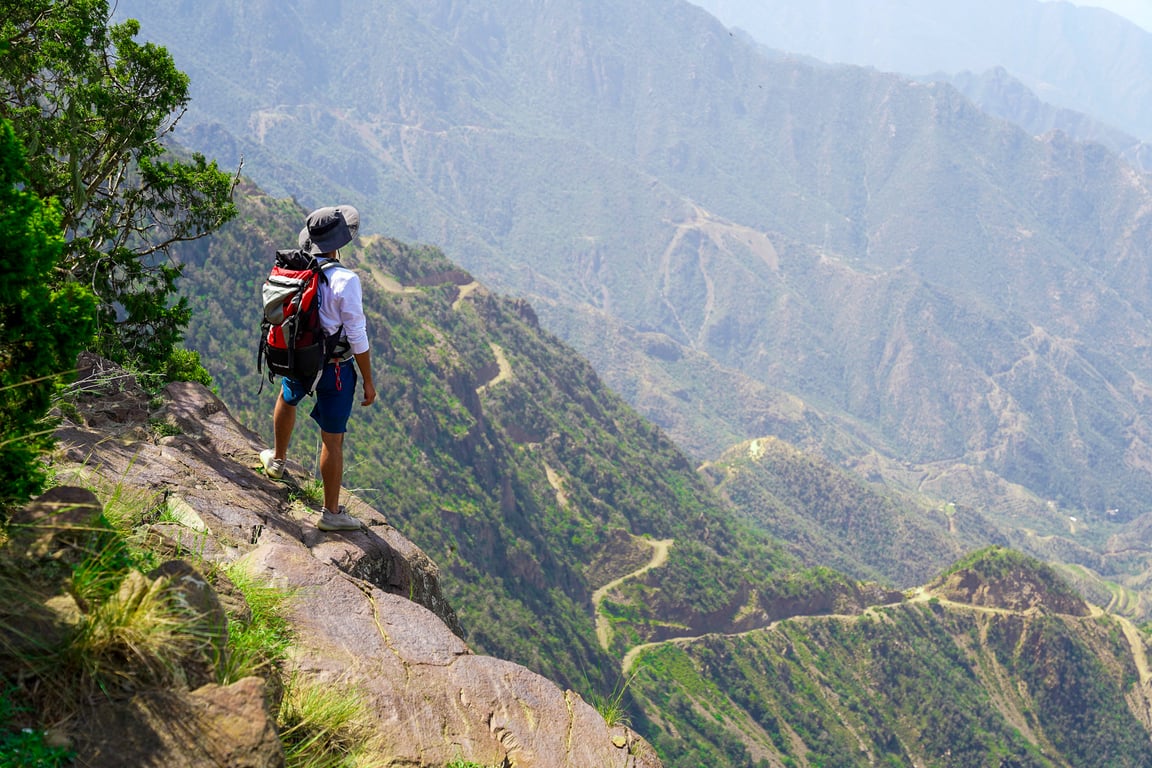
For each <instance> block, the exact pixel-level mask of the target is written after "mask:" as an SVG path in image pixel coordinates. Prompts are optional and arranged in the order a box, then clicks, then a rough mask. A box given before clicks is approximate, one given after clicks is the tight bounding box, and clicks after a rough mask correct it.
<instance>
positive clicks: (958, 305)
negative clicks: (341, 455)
mask: <svg viewBox="0 0 1152 768" xmlns="http://www.w3.org/2000/svg"><path fill="white" fill-rule="evenodd" d="M1037 5H1040V4H1037ZM1013 8H1016V6H1013ZM120 12H121V13H123V14H129V15H136V16H139V17H140V18H141V19H142V21H143V22H144V27H143V28H144V30H145V32H144V34H145V35H147V36H151V37H152V38H153V39H156V40H158V41H159V42H162V43H164V44H165V45H167V46H169V47H170V49H171V50H172V52H173V53H174V55H175V57H176V61H177V64H178V65H179V66H181V67H183V68H185V69H186V70H187V71H188V72H189V74H190V75H191V77H192V82H193V103H192V106H191V107H190V109H189V111H188V113H187V114H186V115H185V117H184V119H183V121H182V123H181V129H182V132H183V133H184V138H185V139H186V140H187V141H188V142H189V143H190V144H191V145H192V146H193V148H195V149H198V150H200V151H204V152H206V153H207V154H208V155H209V156H212V157H216V158H219V159H221V160H222V161H224V162H226V163H227V162H233V163H238V162H239V161H240V158H241V157H243V158H244V170H245V172H246V173H250V174H251V175H252V177H253V178H254V179H255V180H257V181H258V182H259V183H260V184H261V186H263V187H265V188H266V189H268V190H269V191H270V192H271V193H272V194H275V195H291V196H293V197H294V198H295V199H296V200H298V201H299V202H300V203H301V204H302V205H305V206H313V205H320V204H324V203H325V202H330V201H331V200H334V199H341V200H344V201H347V202H351V203H353V204H356V205H357V206H359V207H360V208H361V210H362V212H363V213H364V217H365V222H366V224H365V229H366V231H368V232H373V231H375V232H386V233H388V234H390V235H392V236H395V237H398V238H401V239H405V240H410V241H416V242H425V243H435V244H437V245H439V246H441V247H443V248H444V250H445V251H446V252H447V253H449V254H451V256H452V258H453V259H454V260H457V261H459V263H460V264H461V265H462V266H463V267H464V268H465V269H467V270H469V271H470V272H471V273H473V274H475V275H476V276H477V277H478V278H479V279H480V280H481V281H483V282H484V283H485V284H487V285H491V286H492V287H493V288H495V289H497V290H502V291H507V292H509V293H511V294H514V295H516V296H519V297H522V298H524V299H527V300H528V301H530V302H531V304H532V306H533V307H534V309H535V312H536V313H537V314H538V316H539V318H540V322H541V324H542V325H543V326H544V327H546V328H548V329H549V330H551V331H552V332H554V333H556V334H558V335H559V336H560V337H561V338H562V339H564V340H565V341H567V342H570V343H571V344H573V345H574V346H575V347H576V349H577V350H579V351H580V352H581V353H582V354H583V355H585V356H586V357H587V358H588V359H589V360H590V361H591V362H592V364H593V366H594V367H595V368H596V370H597V371H598V372H599V373H600V375H602V376H603V377H604V379H605V381H606V382H607V383H608V384H609V385H611V386H613V387H614V388H616V389H617V390H618V391H620V392H621V393H622V394H623V395H624V396H625V397H626V398H627V399H628V401H629V402H631V403H633V404H634V405H635V406H636V407H637V408H638V409H639V410H640V412H641V413H642V414H643V415H645V416H647V417H649V418H651V419H652V420H653V421H654V422H655V423H656V424H657V425H658V426H660V427H661V428H662V429H663V430H664V431H665V432H666V433H667V434H668V435H669V436H670V437H672V439H673V440H674V441H675V442H676V443H677V444H678V445H679V446H682V447H683V448H684V449H685V450H687V451H688V452H689V453H690V455H692V456H694V457H695V458H696V459H697V460H700V461H703V460H710V459H715V458H718V457H719V456H721V454H723V453H724V452H725V451H726V450H728V449H729V448H730V447H732V446H734V445H737V444H739V443H742V442H744V441H748V440H755V439H760V438H764V437H769V436H776V437H780V438H782V439H784V440H786V441H788V442H790V443H792V444H794V445H796V446H798V447H800V448H802V449H804V450H806V451H809V452H815V453H818V454H820V455H821V456H823V457H824V458H825V459H826V460H828V461H831V462H833V463H834V464H836V465H839V466H841V467H844V468H848V469H851V470H853V471H854V472H856V473H857V474H858V475H859V476H860V477H862V478H865V479H867V480H868V481H870V482H873V483H881V484H885V485H887V487H888V488H889V489H891V490H892V491H894V492H899V493H911V494H913V495H917V494H918V495H920V496H922V497H925V498H924V500H923V501H922V502H920V503H922V504H924V505H927V506H929V507H933V508H939V509H946V508H947V505H949V504H954V505H958V506H959V507H961V508H966V509H973V510H976V511H977V513H978V514H980V515H982V516H984V517H986V518H987V519H988V520H990V521H991V524H992V526H993V527H994V528H996V529H997V530H998V532H999V533H998V534H997V535H998V536H1002V537H1004V539H1005V540H1007V541H1008V542H1009V543H1011V544H1012V546H1015V547H1018V548H1020V549H1022V550H1024V551H1027V552H1030V553H1032V554H1034V555H1036V556H1039V557H1042V558H1044V559H1049V560H1053V561H1055V562H1060V563H1065V564H1068V565H1069V566H1074V567H1075V569H1076V572H1077V574H1079V576H1078V578H1081V579H1083V580H1084V587H1085V588H1086V589H1089V590H1090V591H1091V592H1092V593H1093V594H1095V595H1108V594H1120V595H1126V594H1128V593H1129V592H1139V591H1141V590H1142V589H1143V585H1144V584H1145V583H1146V580H1147V573H1148V572H1149V550H1148V546H1147V544H1146V543H1145V539H1144V538H1143V536H1142V533H1141V532H1142V531H1143V530H1144V529H1145V528H1146V525H1147V522H1146V520H1147V515H1148V513H1149V512H1150V511H1152V505H1150V503H1149V501H1148V500H1149V499H1150V498H1152V493H1150V491H1152V475H1150V474H1149V468H1150V467H1152V434H1150V424H1149V421H1148V419H1147V417H1146V414H1145V407H1144V406H1145V404H1146V402H1147V393H1148V392H1149V382H1150V380H1152V360H1150V358H1149V352H1150V347H1149V345H1148V341H1147V340H1148V338H1149V337H1150V335H1152V333H1150V332H1152V315H1150V309H1152V307H1150V306H1149V299H1148V296H1149V295H1152V291H1150V290H1149V288H1150V286H1149V272H1148V258H1147V243H1148V239H1149V215H1148V214H1149V211H1152V206H1150V202H1152V198H1150V194H1149V189H1148V182H1147V178H1146V177H1145V176H1143V175H1142V174H1141V173H1140V172H1138V171H1137V170H1134V169H1133V167H1132V166H1131V165H1129V164H1128V163H1126V162H1124V161H1123V160H1122V159H1121V158H1119V157H1118V156H1117V155H1115V154H1114V153H1112V152H1110V151H1109V150H1108V149H1107V148H1106V147H1104V146H1102V145H1099V144H1094V143H1082V142H1078V141H1076V140H1074V139H1073V138H1071V137H1069V136H1068V135H1066V134H1062V133H1058V132H1057V133H1050V134H1047V135H1045V136H1042V137H1039V138H1037V137H1035V136H1033V135H1031V134H1029V133H1028V132H1026V131H1024V130H1022V129H1020V128H1018V127H1016V126H1014V125H1012V124H1010V123H1006V122H1004V121H1003V120H1000V119H997V118H993V117H990V116H989V115H987V114H985V113H984V112H982V111H981V110H980V109H978V108H977V107H976V106H975V105H974V104H973V103H972V102H970V101H968V100H967V99H966V98H965V97H964V96H963V95H962V94H961V93H959V92H958V91H957V90H956V89H955V88H953V87H951V86H950V85H947V84H943V83H939V82H934V83H929V84H925V83H921V82H917V81H912V80H909V79H906V78H904V77H901V76H898V75H894V74H886V73H882V72H878V71H876V70H874V69H862V68H857V67H850V66H832V65H826V64H821V63H819V62H813V61H811V60H809V59H800V58H797V57H789V56H780V55H766V54H765V53H764V51H763V48H762V47H761V46H760V45H758V44H756V43H754V42H752V41H749V40H747V39H745V38H743V37H741V36H739V35H737V34H735V33H734V32H731V31H729V30H728V29H727V28H725V27H724V26H723V25H721V24H720V23H718V22H717V21H716V19H714V18H712V17H710V16H709V15H707V14H706V13H704V12H703V11H702V10H701V9H699V8H697V7H695V6H692V5H689V4H687V3H682V2H673V1H672V0H660V1H657V0H648V1H647V2H637V3H633V4H628V5H627V6H619V5H616V4H612V3H608V2H606V0H584V1H583V2H578V3H558V2H556V3H553V2H545V3H542V4H523V3H517V2H504V3H497V4H491V3H485V4H479V3H474V2H468V0H443V1H442V2H434V3H420V4H415V3H411V4H409V3H396V4H394V5H390V6H388V7H387V8H386V9H384V10H380V9H376V8H375V7H373V6H371V5H369V4H367V3H357V2H348V3H342V4H341V5H340V6H338V7H327V6H325V7H324V8H321V7H320V6H319V5H315V4H311V3H308V2H303V1H301V2H295V3H288V4H271V3H260V2H256V3H244V4H240V3H237V2H222V3H219V4H217V5H215V6H214V7H213V11H212V13H210V14H200V13H192V12H191V11H190V9H189V8H188V7H187V6H184V5H181V4H178V3H174V2H150V3H147V4H142V5H135V4H133V3H132V2H125V3H121V5H120ZM1045 12H1046V13H1047V12H1048V11H1045ZM1028 18H1030V17H1028ZM1037 18H1041V19H1042V18H1046V17H1043V16H1041V17H1037ZM1021 23H1024V22H1021ZM1030 23H1031V25H1032V26H1030V27H1028V28H1030V29H1031V28H1035V29H1036V30H1037V34H1040V33H1041V32H1042V31H1043V30H1044V29H1045V27H1044V26H1043V25H1041V24H1039V22H1037V21H1035V20H1033V21H1032V22H1030ZM289 241H290V240H289ZM998 540H1000V539H998V538H994V539H990V540H989V541H998ZM1118 603H1119V604H1123V605H1126V606H1137V605H1142V604H1143V601H1142V600H1131V599H1123V600H1119V601H1118ZM1141 610H1142V609H1141Z"/></svg>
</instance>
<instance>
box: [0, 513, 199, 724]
mask: <svg viewBox="0 0 1152 768" xmlns="http://www.w3.org/2000/svg"><path fill="white" fill-rule="evenodd" d="M38 530H39V529H38V528H31V529H27V530H26V529H24V528H21V529H20V530H19V531H18V532H17V535H18V536H19V537H24V538H26V537H27V536H29V535H35V534H36V533H37V531H38ZM69 536H70V539H69V541H68V546H67V547H66V548H65V549H63V550H61V552H59V553H57V556H56V557H38V558H35V559H30V558H29V557H27V556H22V555H20V554H19V553H17V552H14V551H12V548H11V547H10V546H8V545H5V546H0V616H3V624H5V625H6V627H7V628H8V630H9V631H7V632H5V633H3V634H0V668H3V669H5V671H6V672H7V673H9V674H10V675H11V676H10V677H9V678H8V679H11V680H19V681H21V687H20V689H19V690H18V691H16V692H15V693H13V695H14V696H16V697H17V700H18V701H20V702H21V705H22V706H26V707H27V710H28V711H29V712H34V713H35V716H36V717H38V718H42V719H43V721H44V722H55V721H56V720H58V719H59V720H62V719H66V718H68V717H70V716H73V715H75V714H76V713H77V711H78V709H79V708H80V707H82V706H85V705H86V704H87V703H88V702H89V701H90V700H92V699H93V698H94V697H97V696H100V695H104V696H113V695H117V694H119V693H122V692H124V691H132V690H137V689H139V688H141V687H147V686H156V685H169V684H172V683H173V682H174V681H175V680H177V679H179V678H180V676H181V674H182V673H181V671H180V668H181V663H182V662H183V660H185V659H188V658H191V657H193V656H195V655H197V654H200V653H202V652H203V651H204V649H205V647H206V640H205V638H204V637H202V636H201V635H200V634H199V632H198V631H195V630H193V629H192V628H191V627H190V625H189V622H188V616H187V615H186V614H185V613H184V611H183V609H181V608H180V607H179V605H177V604H176V603H175V602H174V601H173V600H172V598H171V593H170V592H169V591H168V589H167V587H168V585H167V580H166V579H164V578H155V579H153V578H149V577H147V576H145V575H144V573H143V572H142V570H141V569H142V568H143V567H147V566H148V564H149V563H150V556H149V555H148V553H146V552H144V551H142V550H140V549H138V548H137V547H135V546H134V545H133V544H132V543H131V542H130V531H127V530H124V529H121V528H119V527H118V526H116V525H114V524H113V523H112V522H111V521H110V520H109V518H108V517H107V516H105V515H103V514H101V515H99V516H98V517H97V518H96V519H95V520H94V521H93V522H92V524H91V525H90V526H88V527H80V528H75V529H72V532H71V533H69ZM52 601H55V602H57V603H60V604H62V605H71V606H74V609H73V610H71V611H68V610H67V609H64V610H63V612H55V611H49V610H47V609H46V606H47V605H49V604H50V603H51V602H52Z"/></svg>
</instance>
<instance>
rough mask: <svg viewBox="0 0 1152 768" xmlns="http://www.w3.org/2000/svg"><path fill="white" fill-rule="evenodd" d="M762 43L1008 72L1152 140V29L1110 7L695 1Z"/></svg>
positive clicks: (909, 70)
mask: <svg viewBox="0 0 1152 768" xmlns="http://www.w3.org/2000/svg"><path fill="white" fill-rule="evenodd" d="M695 4H696V5H698V6H700V7H702V8H704V9H706V10H708V11H709V12H710V13H713V14H715V15H716V16H717V18H719V19H721V20H723V21H724V23H725V24H728V25H730V26H735V27H739V28H741V29H744V30H746V31H747V32H748V33H749V34H751V35H752V36H753V37H754V38H755V39H756V40H758V41H759V42H760V43H762V44H764V45H766V46H768V47H770V48H774V49H779V50H785V51H791V52H794V53H799V54H804V55H808V56H812V57H814V58H817V59H820V60H822V61H830V62H841V63H845V64H855V65H858V66H867V67H876V68H877V69H880V70H884V71H887V72H903V73H905V74H908V75H917V76H919V75H928V74H930V73H949V74H953V75H955V74H960V73H965V72H967V73H976V74H982V73H984V72H987V71H989V70H992V69H995V68H997V67H1002V68H1004V69H1005V70H1007V71H1008V72H1010V73H1012V75H1013V76H1014V77H1015V78H1017V79H1018V80H1020V81H1021V82H1022V83H1024V85H1025V86H1026V87H1027V88H1029V89H1030V90H1032V91H1033V92H1034V93H1036V94H1037V95H1038V96H1039V97H1040V99H1041V100H1043V101H1044V102H1048V103H1051V104H1054V105H1056V106H1058V107H1063V108H1066V109H1071V110H1075V111H1077V112H1080V113H1083V114H1086V115H1091V116H1093V117H1095V118H1096V119H1098V120H1101V121H1103V122H1104V123H1107V124H1110V125H1112V126H1113V127H1114V128H1116V129H1120V130H1123V131H1125V132H1127V133H1128V134H1130V135H1132V136H1136V137H1139V138H1140V139H1141V140H1145V141H1146V140H1148V139H1149V138H1150V137H1152V117H1150V116H1149V115H1148V113H1147V110H1146V109H1145V108H1144V105H1145V104H1146V103H1147V101H1148V74H1149V69H1150V68H1152V33H1150V32H1148V31H1147V30H1145V29H1142V28H1141V27H1139V26H1137V25H1135V24H1133V23H1132V22H1130V21H1128V20H1127V19H1125V18H1122V17H1120V16H1117V15H1116V14H1114V13H1111V12H1109V11H1107V10H1104V9H1102V8H1094V7H1086V6H1082V5H1076V4H1073V3H1068V2H1037V0H1002V1H999V2H998V1H996V0H965V2H941V3H938V2H917V0H879V2H864V1H863V0H819V2H800V1H799V0H767V1H766V2H759V1H758V0H757V1H755V2H753V1H752V0H696V1H695Z"/></svg>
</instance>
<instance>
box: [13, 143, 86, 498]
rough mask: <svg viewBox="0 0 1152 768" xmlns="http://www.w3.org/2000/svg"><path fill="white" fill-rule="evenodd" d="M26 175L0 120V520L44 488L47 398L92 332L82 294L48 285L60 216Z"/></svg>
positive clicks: (59, 247) (49, 441) (59, 246)
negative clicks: (29, 184)
mask: <svg viewBox="0 0 1152 768" xmlns="http://www.w3.org/2000/svg"><path fill="white" fill-rule="evenodd" d="M25 171H26V166H25V164H24V159H23V152H22V150H21V147H20V145H19V142H18V141H17V140H16V138H15V136H14V134H13V130H12V126H11V124H10V123H9V122H8V121H6V120H0V260H2V262H3V263H4V264H5V275H4V279H3V280H0V519H2V516H3V515H2V513H3V510H4V509H5V508H6V507H9V506H11V505H12V504H15V503H17V502H20V501H23V500H25V499H27V498H29V497H30V496H32V495H33V494H34V493H36V492H37V491H39V490H40V489H41V488H42V487H43V484H44V480H45V477H44V472H43V469H42V467H41V464H40V460H39V459H40V454H42V453H43V452H45V451H47V450H48V449H49V448H50V447H51V446H52V445H53V444H54V440H53V438H52V424H51V421H50V420H49V419H47V418H46V417H47V415H48V409H49V407H50V405H51V400H52V396H53V394H54V393H55V392H56V391H57V390H58V388H59V386H60V384H61V383H63V382H65V381H67V379H68V376H69V374H70V373H71V372H72V371H73V370H74V368H75V359H76V353H77V352H79V351H80V349H82V348H83V347H84V345H85V344H87V343H89V342H90V341H91V338H92V333H93V329H94V324H93V320H94V312H95V302H94V301H93V297H92V295H91V294H90V293H89V292H88V291H87V290H86V289H84V288H83V287H82V286H79V285H77V284H75V283H67V284H64V285H60V286H58V287H56V288H52V287H50V285H49V283H50V281H51V279H52V276H53V275H54V274H55V273H56V265H57V262H58V261H59V259H60V255H61V253H62V251H63V248H64V242H63V239H62V237H61V234H60V212H59V210H58V208H57V207H56V206H55V205H52V204H50V203H48V204H46V203H44V202H42V201H41V199H40V198H39V197H38V196H37V195H36V194H35V193H34V192H32V191H30V190H28V189H26V188H25V179H26V176H25Z"/></svg>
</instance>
